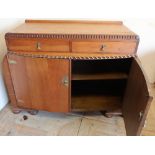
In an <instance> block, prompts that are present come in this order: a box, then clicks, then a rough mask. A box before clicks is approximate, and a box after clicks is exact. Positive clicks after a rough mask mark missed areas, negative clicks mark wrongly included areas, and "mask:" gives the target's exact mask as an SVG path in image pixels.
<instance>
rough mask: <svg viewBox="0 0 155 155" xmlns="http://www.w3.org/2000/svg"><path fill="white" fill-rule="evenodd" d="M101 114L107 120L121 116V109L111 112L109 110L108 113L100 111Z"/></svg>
mask: <svg viewBox="0 0 155 155" xmlns="http://www.w3.org/2000/svg"><path fill="white" fill-rule="evenodd" d="M101 113H102V114H103V115H104V116H105V117H107V118H111V117H114V116H123V115H122V111H121V109H117V110H111V111H110V110H109V111H101Z"/></svg>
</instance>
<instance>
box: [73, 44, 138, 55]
mask: <svg viewBox="0 0 155 155" xmlns="http://www.w3.org/2000/svg"><path fill="white" fill-rule="evenodd" d="M136 47H137V42H134V41H132V42H125V41H124V42H116V41H115V42H72V52H97V53H98V52H103V53H134V52H135V49H136Z"/></svg>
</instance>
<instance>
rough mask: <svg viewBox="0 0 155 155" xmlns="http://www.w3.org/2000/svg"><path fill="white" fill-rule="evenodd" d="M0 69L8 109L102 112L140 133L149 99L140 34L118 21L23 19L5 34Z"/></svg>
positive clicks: (18, 110) (150, 98)
mask: <svg viewBox="0 0 155 155" xmlns="http://www.w3.org/2000/svg"><path fill="white" fill-rule="evenodd" d="M5 39H6V45H7V50H8V52H7V54H6V55H5V57H4V60H3V71H4V79H5V83H6V87H7V90H8V95H9V98H10V103H11V107H12V111H13V112H14V113H19V112H20V111H21V110H27V111H29V112H30V113H31V114H35V113H36V112H37V111H36V110H45V111H49V112H66V113H67V112H86V111H101V112H102V113H103V114H104V115H105V116H107V117H111V116H114V115H122V116H123V118H124V122H125V128H126V134H127V135H140V133H141V130H142V128H143V126H144V122H145V119H146V115H147V112H148V109H149V106H150V103H151V100H152V97H151V95H150V92H149V85H148V83H147V80H146V77H145V75H144V72H143V70H142V67H141V64H140V61H139V59H138V56H137V54H136V53H137V48H138V43H139V36H138V35H136V34H135V33H134V32H132V31H131V30H129V29H128V28H127V27H126V26H124V25H123V23H122V22H121V21H76V20H75V21H74V20H73V21H71V20H25V23H23V24H22V25H20V26H19V27H17V28H16V29H14V30H12V31H11V32H8V33H6V35H5Z"/></svg>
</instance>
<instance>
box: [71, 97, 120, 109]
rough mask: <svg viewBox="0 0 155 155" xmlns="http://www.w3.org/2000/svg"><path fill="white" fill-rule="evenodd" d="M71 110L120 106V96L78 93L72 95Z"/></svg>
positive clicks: (117, 107)
mask: <svg viewBox="0 0 155 155" xmlns="http://www.w3.org/2000/svg"><path fill="white" fill-rule="evenodd" d="M71 105H72V111H74V112H78V111H102V110H113V109H119V108H121V96H110V95H107V96H104V95H78V96H72V100H71Z"/></svg>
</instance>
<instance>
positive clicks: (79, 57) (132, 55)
mask: <svg viewBox="0 0 155 155" xmlns="http://www.w3.org/2000/svg"><path fill="white" fill-rule="evenodd" d="M7 55H17V56H22V57H31V58H46V59H70V60H103V59H124V58H131V57H136V55H135V54H130V55H116V56H63V55H62V56H58V55H54V56H50V55H45V54H44V55H41V54H29V53H17V52H8V53H7Z"/></svg>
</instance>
